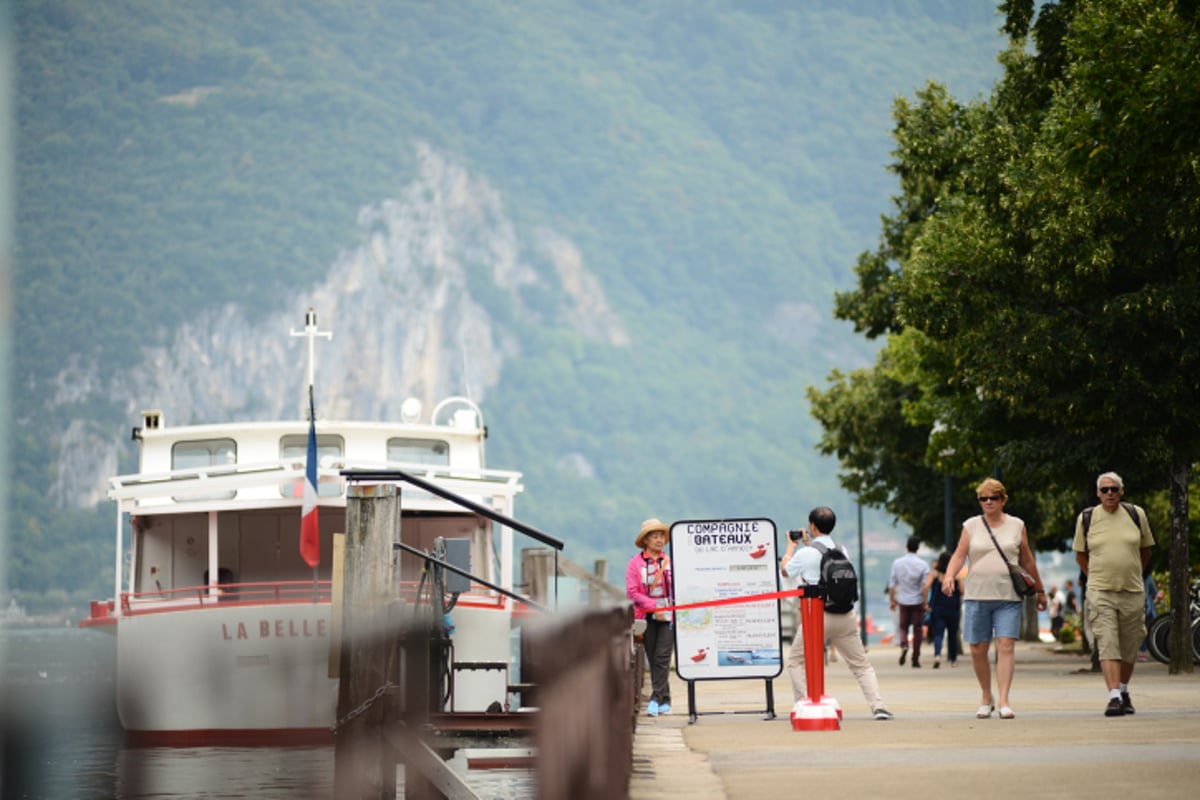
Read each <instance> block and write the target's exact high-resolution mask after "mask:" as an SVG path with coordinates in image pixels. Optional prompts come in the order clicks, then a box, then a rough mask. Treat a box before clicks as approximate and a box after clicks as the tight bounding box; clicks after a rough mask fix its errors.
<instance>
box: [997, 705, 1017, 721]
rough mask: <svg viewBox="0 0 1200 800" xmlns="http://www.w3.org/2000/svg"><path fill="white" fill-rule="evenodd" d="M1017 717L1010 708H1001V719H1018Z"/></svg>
mask: <svg viewBox="0 0 1200 800" xmlns="http://www.w3.org/2000/svg"><path fill="white" fill-rule="evenodd" d="M1016 718H1017V715H1016V714H1014V713H1013V710H1012V709H1011V708H1009V707H1008V706H1000V719H1016Z"/></svg>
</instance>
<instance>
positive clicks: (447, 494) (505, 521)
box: [341, 469, 564, 577]
mask: <svg viewBox="0 0 1200 800" xmlns="http://www.w3.org/2000/svg"><path fill="white" fill-rule="evenodd" d="M341 475H342V477H343V478H345V479H346V480H348V481H403V482H405V483H411V484H412V485H413V486H416V487H418V488H420V489H424V490H425V491H427V492H429V493H430V494H433V495H437V496H438V497H440V498H442V499H443V500H449V501H450V502H452V503H455V504H457V505H460V506H462V507H463V508H467V509H470V510H471V511H474V512H475V513H476V514H481V515H483V516H485V517H487V518H488V519H490V520H492V521H493V522H499V523H500V524H501V525H505V526H507V527H509V528H512V529H513V530H516V531H520V532H521V533H523V534H525V535H526V536H528V537H530V538H531V539H536V540H538V541H539V542H541V543H542V544H544V545H548V546H550V547H553V548H554V549H555V550H562V549H563V547H564V544H563V542H562V540H561V539H556V538H554V537H553V536H551V535H550V534H548V533H542V532H541V531H539V530H538V529H537V528H534V527H532V526H529V525H526V524H525V523H523V522H519V521H518V520H515V519H513V518H512V517H508V516H505V515H504V514H501V513H500V512H499V511H493V510H492V509H490V508H488V507H487V506H484V505H481V504H479V503H476V502H475V501H473V500H468V499H467V498H465V497H463V496H461V495H457V494H455V493H454V492H451V491H450V490H448V489H444V488H442V487H441V486H438V485H437V484H435V483H430V482H429V481H426V480H423V479H421V478H418V477H417V476H416V475H412V474H410V473H407V472H405V471H403V470H399V469H381V470H369V469H344V470H342V472H341ZM456 571H457V570H456ZM467 577H473V576H470V575H468V576H467Z"/></svg>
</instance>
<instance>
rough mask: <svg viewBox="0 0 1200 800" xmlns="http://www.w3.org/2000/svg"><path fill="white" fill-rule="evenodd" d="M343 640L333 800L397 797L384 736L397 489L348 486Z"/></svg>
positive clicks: (393, 768)
mask: <svg viewBox="0 0 1200 800" xmlns="http://www.w3.org/2000/svg"><path fill="white" fill-rule="evenodd" d="M346 498H347V499H346V536H345V553H344V555H343V561H344V565H343V581H342V586H343V597H342V627H341V632H342V639H341V642H342V644H341V658H340V668H339V681H338V705H337V731H336V737H335V741H334V797H335V798H336V800H384V798H387V800H393V799H394V798H395V796H396V756H395V752H394V751H393V750H392V749H391V748H390V747H388V746H387V745H386V743H385V741H384V736H383V730H384V726H385V724H386V722H387V718H388V714H387V706H388V703H389V702H390V700H391V694H390V691H389V683H388V678H389V676H390V675H392V674H395V673H394V670H393V664H392V654H393V652H394V648H393V646H392V642H393V640H394V638H395V637H394V633H393V631H392V630H391V629H392V626H393V625H394V620H393V621H391V623H390V624H389V616H390V609H391V606H392V602H393V600H394V598H395V595H396V580H395V572H396V565H395V561H396V556H395V555H394V548H393V546H392V544H393V542H395V541H398V539H399V536H400V489H399V487H397V486H396V485H394V484H378V485H364V484H356V483H351V484H349V485H348V486H347V487H346Z"/></svg>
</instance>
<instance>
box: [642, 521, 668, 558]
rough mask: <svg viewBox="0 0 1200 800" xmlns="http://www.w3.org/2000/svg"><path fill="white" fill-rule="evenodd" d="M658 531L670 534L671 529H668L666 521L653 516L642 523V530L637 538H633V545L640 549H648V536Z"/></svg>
mask: <svg viewBox="0 0 1200 800" xmlns="http://www.w3.org/2000/svg"><path fill="white" fill-rule="evenodd" d="M656 531H662V532H663V533H665V534H668V535H670V529H668V528H667V526H666V525H665V524H664V523H662V522H659V521H658V520H657V519H654V518H653V517H651V518H650V519H648V520H646V521H645V522H643V523H642V530H641V532H640V533H639V534H638V535H637V538H636V539H634V540H633V546H634V547H636V548H638V549H639V550H644V549H646V537H647V536H649V535H650V534H652V533H654V532H656Z"/></svg>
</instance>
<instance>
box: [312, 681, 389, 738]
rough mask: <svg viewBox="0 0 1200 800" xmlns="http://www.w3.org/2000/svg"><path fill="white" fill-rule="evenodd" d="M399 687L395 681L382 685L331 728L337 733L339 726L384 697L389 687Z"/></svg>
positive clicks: (330, 727) (330, 728)
mask: <svg viewBox="0 0 1200 800" xmlns="http://www.w3.org/2000/svg"><path fill="white" fill-rule="evenodd" d="M397 688H399V687H398V686H397V685H396V684H394V683H385V684H384V685H383V686H380V687H379V688H378V689H376V690H375V694H373V695H371V696H370V697H368V698H367V699H366V700H364V701H363V702H362V704H361V705H359V707H358V708H355V709H352V710H351V711H350V712H349V713H348V714H346V716H344V717H342V718H341V719H340V720H338V721H337V722H335V723H333V724H332V725H330V726H329V730H330V731H332V732H333V733H335V734H336V733H337V732H338V728H340V727H342V726H343V725H345V724H346V723H347V722H349V721H350V720H352V719H354V718H355V717H357V716H358V715H360V714H363V713H365V712H366V710H367V709H368V708H370V707H371V706H372V705H373V704H374V702H375V701H376V700H378V699H379V698H381V697H383V695H384V694H385V693H386V692H387V690H388V689H397Z"/></svg>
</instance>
